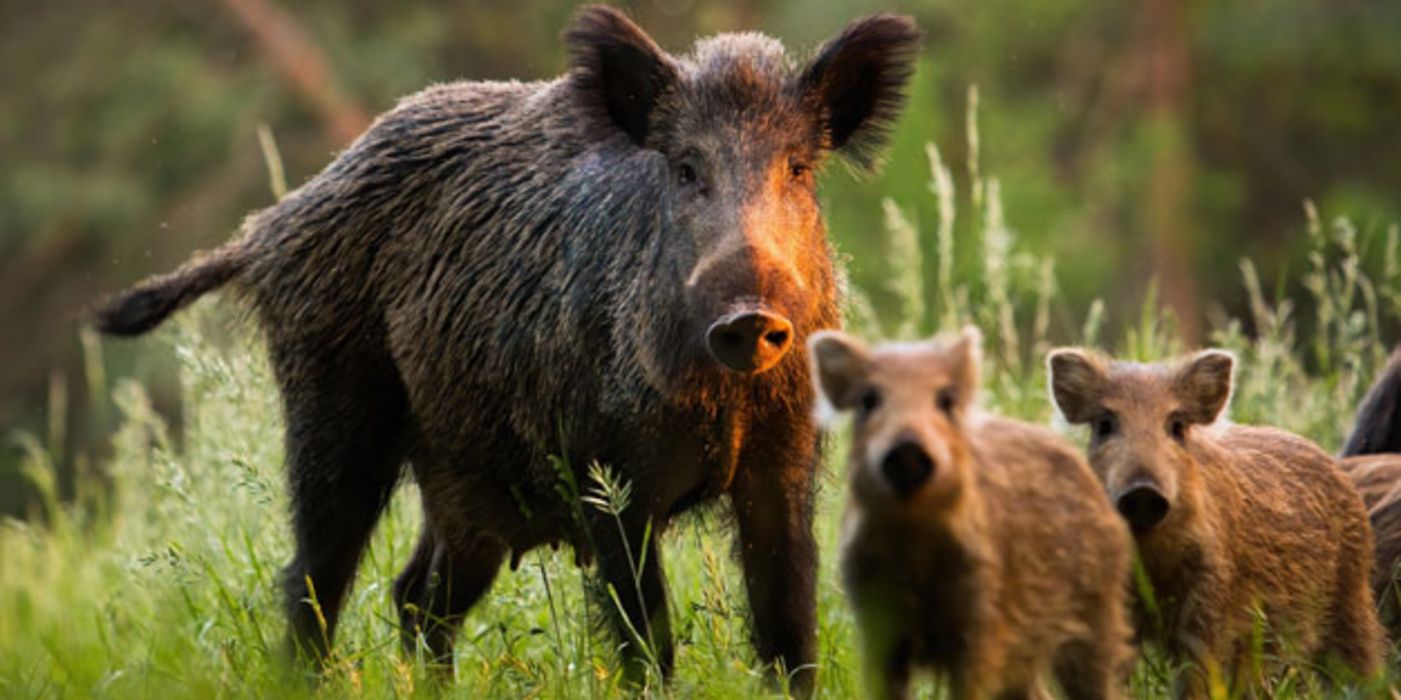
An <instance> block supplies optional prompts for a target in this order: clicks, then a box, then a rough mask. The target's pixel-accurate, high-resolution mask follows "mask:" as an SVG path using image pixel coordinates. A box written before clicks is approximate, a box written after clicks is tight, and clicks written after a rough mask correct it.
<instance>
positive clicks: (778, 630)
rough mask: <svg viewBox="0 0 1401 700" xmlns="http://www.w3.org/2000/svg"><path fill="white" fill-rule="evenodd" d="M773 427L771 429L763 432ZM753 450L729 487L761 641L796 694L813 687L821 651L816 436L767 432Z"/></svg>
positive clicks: (764, 656)
mask: <svg viewBox="0 0 1401 700" xmlns="http://www.w3.org/2000/svg"><path fill="white" fill-rule="evenodd" d="M763 434H766V435H767V434H768V433H763ZM763 442H764V445H765V447H764V448H761V449H763V450H765V451H781V452H782V453H781V454H759V455H753V456H746V458H745V459H744V461H743V462H741V464H740V468H739V470H738V473H736V475H735V481H734V484H733V485H732V486H731V489H730V502H731V504H732V506H733V508H734V513H735V520H736V522H737V524H738V526H739V542H738V546H739V554H740V561H741V563H742V564H743V567H744V585H745V589H746V590H747V591H748V593H749V611H750V617H751V619H752V627H753V629H752V634H753V637H754V646H755V649H756V651H757V652H758V654H759V659H760V660H762V661H763V662H764V663H769V664H773V663H781V664H782V668H783V670H784V671H785V672H787V673H788V675H789V680H790V683H791V685H792V690H793V692H794V694H795V695H799V696H802V695H806V694H809V693H810V692H811V691H812V686H813V681H814V677H815V675H816V668H815V666H814V664H815V662H816V660H817V659H816V657H817V641H816V607H817V602H816V601H817V595H816V577H817V545H816V543H815V542H814V540H813V535H812V497H813V493H812V491H813V475H814V474H815V473H816V463H817V443H816V440H815V439H814V438H813V437H812V436H811V435H799V436H798V437H796V438H794V439H793V440H788V439H783V438H775V439H773V440H768V439H765V440H764V441H763Z"/></svg>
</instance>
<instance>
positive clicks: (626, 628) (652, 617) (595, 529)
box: [589, 503, 674, 686]
mask: <svg viewBox="0 0 1401 700" xmlns="http://www.w3.org/2000/svg"><path fill="white" fill-rule="evenodd" d="M640 506H641V503H634V504H633V505H632V507H631V508H628V509H626V510H624V511H623V512H622V513H621V514H619V515H617V516H614V515H612V514H608V513H603V512H596V513H591V514H590V515H589V530H590V531H591V533H592V535H593V543H594V546H595V547H596V549H597V555H598V573H599V575H600V576H601V577H602V578H603V583H604V584H605V585H606V586H608V587H609V588H610V589H611V590H608V591H604V592H603V600H602V601H601V604H602V609H603V610H604V611H605V613H606V614H607V616H608V618H609V620H610V621H611V623H612V625H613V628H614V630H615V631H616V632H617V635H618V638H619V639H620V640H622V641H623V646H622V656H623V675H624V678H625V679H626V680H627V682H629V683H630V684H633V685H638V686H640V685H643V684H644V683H645V681H646V678H647V671H648V669H656V670H658V671H660V672H661V675H662V677H663V678H666V677H669V676H670V675H671V668H672V661H673V657H674V652H673V650H672V643H671V615H670V612H669V610H668V608H667V597H666V577H665V574H664V572H663V571H662V562H661V548H660V547H659V546H657V538H658V537H659V536H660V535H661V533H660V531H659V530H660V528H658V527H657V526H655V525H653V524H651V522H650V518H649V516H648V514H646V513H644V512H643V509H642V508H641V507H640Z"/></svg>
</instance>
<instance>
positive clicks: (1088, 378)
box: [1046, 348, 1106, 424]
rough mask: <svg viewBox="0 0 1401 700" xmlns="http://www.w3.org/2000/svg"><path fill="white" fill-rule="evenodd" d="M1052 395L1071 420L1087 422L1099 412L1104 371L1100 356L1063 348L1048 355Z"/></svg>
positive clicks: (1047, 367)
mask: <svg viewBox="0 0 1401 700" xmlns="http://www.w3.org/2000/svg"><path fill="white" fill-rule="evenodd" d="M1046 374H1047V378H1048V381H1049V382H1050V384H1051V398H1052V399H1053V400H1054V401H1055V402H1056V407H1057V408H1059V409H1060V412H1061V415H1063V416H1065V419H1066V420H1067V421H1069V422H1071V423H1075V424H1079V423H1088V422H1090V421H1092V420H1094V419H1095V417H1096V416H1097V415H1099V412H1100V402H1101V400H1102V399H1103V397H1104V383H1105V380H1106V378H1105V372H1104V365H1103V363H1102V362H1101V361H1100V360H1099V358H1097V357H1095V356H1093V355H1092V354H1090V353H1087V352H1085V351H1083V350H1076V349H1074V348H1061V349H1059V350H1054V351H1052V352H1051V354H1050V355H1048V356H1047V357H1046Z"/></svg>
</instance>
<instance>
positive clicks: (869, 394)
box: [861, 388, 880, 416]
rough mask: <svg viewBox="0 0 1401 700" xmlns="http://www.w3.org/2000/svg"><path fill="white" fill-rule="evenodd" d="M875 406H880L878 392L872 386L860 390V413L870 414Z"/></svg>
mask: <svg viewBox="0 0 1401 700" xmlns="http://www.w3.org/2000/svg"><path fill="white" fill-rule="evenodd" d="M877 408H880V392H879V391H876V390H875V389H874V388H868V389H866V390H865V391H863V392H861V415H863V416H865V415H870V413H871V412H872V411H874V410H876V409H877Z"/></svg>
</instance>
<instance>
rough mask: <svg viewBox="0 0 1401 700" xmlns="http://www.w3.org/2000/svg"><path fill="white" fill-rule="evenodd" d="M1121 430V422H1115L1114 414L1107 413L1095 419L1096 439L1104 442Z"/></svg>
mask: <svg viewBox="0 0 1401 700" xmlns="http://www.w3.org/2000/svg"><path fill="white" fill-rule="evenodd" d="M1118 429H1119V422H1118V421H1117V420H1115V418H1114V414H1113V413H1105V414H1104V415H1101V416H1100V417H1099V418H1096V419H1095V439H1096V440H1103V439H1105V438H1107V437H1109V436H1111V435H1113V434H1114V433H1115V431H1117V430H1118Z"/></svg>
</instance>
